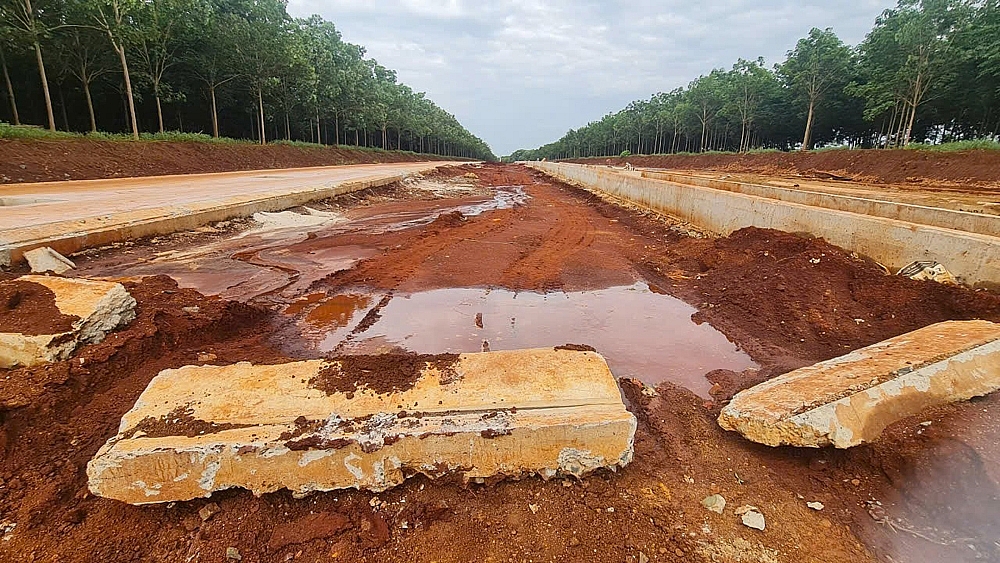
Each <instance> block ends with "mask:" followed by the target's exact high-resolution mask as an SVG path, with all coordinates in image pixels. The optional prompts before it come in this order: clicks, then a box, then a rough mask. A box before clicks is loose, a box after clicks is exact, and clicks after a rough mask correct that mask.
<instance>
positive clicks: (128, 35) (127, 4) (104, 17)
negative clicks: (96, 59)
mask: <svg viewBox="0 0 1000 563" xmlns="http://www.w3.org/2000/svg"><path fill="white" fill-rule="evenodd" d="M80 1H81V2H84V3H85V4H84V5H85V6H89V7H90V17H91V21H92V24H93V25H94V27H95V29H97V30H99V31H101V32H102V33H103V34H104V35H106V36H107V38H108V41H110V42H111V48H112V49H113V50H114V52H115V54H117V55H118V61H119V63H120V64H121V67H122V78H123V80H124V81H125V98H126V102H127V107H128V118H129V121H130V123H131V126H132V131H131V133H132V138H133V139H138V138H139V124H138V121H137V120H136V116H135V95H134V94H133V92H132V78H131V76H130V75H129V71H128V57H127V56H126V51H127V49H128V46H129V43H130V42H133V41H134V40H135V29H136V27H137V25H136V22H135V21H134V20H135V15H136V12H137V11H138V10H139V8H140V7H141V3H140V0H80Z"/></svg>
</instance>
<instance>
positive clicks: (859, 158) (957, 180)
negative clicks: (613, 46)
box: [567, 150, 1000, 188]
mask: <svg viewBox="0 0 1000 563" xmlns="http://www.w3.org/2000/svg"><path fill="white" fill-rule="evenodd" d="M997 159H1000V153H997V152H996V151H986V150H975V151H962V152H934V151H923V150H825V151H810V152H777V153H761V154H690V155H688V154H685V155H655V156H641V155H635V156H629V157H626V158H621V157H613V158H583V159H574V160H568V161H567V162H578V163H581V164H613V165H616V166H623V165H624V164H625V163H626V162H630V163H632V165H634V166H645V167H651V168H673V169H677V170H721V171H726V172H747V173H755V174H774V175H799V176H805V177H811V178H822V179H831V178H832V179H837V178H838V177H839V178H843V179H853V180H855V181H864V182H869V183H875V184H901V183H911V184H913V183H916V184H920V183H924V182H930V183H939V182H943V183H949V184H958V185H962V186H966V187H967V186H969V185H972V186H978V187H993V188H1000V167H997V165H996V163H997Z"/></svg>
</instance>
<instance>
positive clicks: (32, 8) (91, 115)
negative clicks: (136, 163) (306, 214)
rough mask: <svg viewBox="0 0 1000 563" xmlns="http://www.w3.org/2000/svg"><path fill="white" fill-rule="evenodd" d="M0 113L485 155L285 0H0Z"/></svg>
mask: <svg viewBox="0 0 1000 563" xmlns="http://www.w3.org/2000/svg"><path fill="white" fill-rule="evenodd" d="M0 67H2V71H3V80H4V84H3V94H2V96H3V98H6V100H5V101H6V103H4V104H3V111H4V113H0V120H4V119H6V120H8V121H9V122H11V123H14V124H19V123H21V122H22V121H23V122H26V123H38V124H42V123H44V124H45V125H46V126H47V127H48V128H49V129H51V130H56V128H57V127H59V128H61V129H65V130H75V131H98V130H103V131H125V132H128V133H131V134H132V135H133V136H134V137H136V138H138V136H139V133H140V131H159V132H163V131H164V130H167V129H170V130H182V131H195V132H210V133H211V134H212V135H213V136H216V137H218V136H220V135H225V136H228V137H235V138H245V139H256V140H258V141H259V142H261V143H265V142H267V141H268V140H272V139H276V138H280V139H285V140H300V141H308V142H314V143H323V144H353V145H364V146H376V147H381V148H386V149H402V150H413V151H419V152H433V153H438V154H444V155H452V156H463V157H471V158H481V159H490V158H493V155H492V153H491V151H490V148H489V146H488V145H487V144H486V143H485V142H483V141H482V140H480V139H478V138H477V137H475V136H474V135H472V134H471V133H470V132H469V131H467V130H466V129H465V128H464V127H462V125H461V124H460V123H459V122H458V121H457V120H456V119H455V117H454V116H453V115H451V114H449V113H447V112H445V111H444V110H442V109H441V108H439V107H438V106H437V105H435V104H434V103H433V102H432V101H430V100H429V99H427V98H426V97H425V96H424V94H423V93H419V92H414V91H413V90H411V89H410V88H409V87H407V86H406V85H404V84H400V83H399V82H397V79H396V74H395V72H394V71H392V70H389V69H387V68H385V67H383V66H381V65H379V64H378V63H377V62H376V61H375V60H373V59H370V58H366V57H365V50H364V48H363V47H360V46H358V45H353V44H350V43H347V42H345V41H343V40H342V38H341V35H340V33H339V32H338V31H337V29H336V28H335V27H334V25H333V24H332V23H330V22H327V21H324V20H323V19H322V18H320V17H319V16H312V17H310V18H308V19H293V18H291V17H290V16H289V15H288V12H287V10H286V5H285V1H284V0H0Z"/></svg>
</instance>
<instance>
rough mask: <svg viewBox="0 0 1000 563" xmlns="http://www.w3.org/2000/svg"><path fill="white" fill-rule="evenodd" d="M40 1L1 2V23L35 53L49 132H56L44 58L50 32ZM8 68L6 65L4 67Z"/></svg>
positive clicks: (14, 0)
mask: <svg viewBox="0 0 1000 563" xmlns="http://www.w3.org/2000/svg"><path fill="white" fill-rule="evenodd" d="M39 2H40V0H35V4H32V2H31V0H0V21H2V22H3V23H4V24H5V25H6V27H8V28H9V29H10V30H11V31H13V32H15V33H16V34H18V35H21V36H22V37H24V38H25V40H26V42H27V43H29V44H30V45H31V47H32V48H33V49H34V51H35V61H36V63H37V65H38V76H39V78H40V79H41V81H42V96H43V97H44V98H45V112H46V114H47V116H48V123H49V130H50V131H55V130H56V118H55V115H54V113H53V112H52V96H51V95H50V94H49V79H48V77H47V76H46V74H45V60H44V57H42V45H41V41H42V38H43V37H44V36H45V35H46V33H48V32H49V31H50V30H49V29H48V27H47V26H46V25H45V23H44V22H43V17H44V16H45V15H46V8H47V6H46V5H44V4H39ZM4 66H5V68H6V65H4Z"/></svg>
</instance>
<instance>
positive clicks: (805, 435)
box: [719, 321, 1000, 448]
mask: <svg viewBox="0 0 1000 563" xmlns="http://www.w3.org/2000/svg"><path fill="white" fill-rule="evenodd" d="M997 389H1000V325H998V324H995V323H992V322H989V321H948V322H943V323H938V324H934V325H931V326H928V327H925V328H922V329H919V330H916V331H913V332H910V333H907V334H903V335H901V336H897V337H895V338H890V339H889V340H885V341H883V342H879V343H877V344H873V345H871V346H868V347H866V348H862V349H860V350H856V351H854V352H851V353H849V354H847V355H844V356H841V357H839V358H834V359H832V360H827V361H825V362H820V363H818V364H815V365H812V366H808V367H805V368H801V369H798V370H795V371H792V372H789V373H787V374H785V375H782V376H779V377H776V378H774V379H771V380H769V381H766V382H764V383H761V384H760V385H757V386H754V387H752V388H750V389H747V390H745V391H742V392H740V393H738V394H737V395H736V396H735V397H733V400H732V401H731V402H730V403H729V404H728V405H727V406H726V407H725V408H723V409H722V413H721V414H720V415H719V424H720V425H721V426H722V427H723V428H725V429H726V430H734V431H736V432H739V433H740V434H742V435H743V436H744V437H746V438H747V439H749V440H752V441H754V442H759V443H761V444H766V445H769V446H779V445H792V446H804V447H823V446H829V445H832V446H835V447H837V448H850V447H852V446H856V445H858V444H861V443H863V442H870V441H872V440H874V439H875V438H877V437H878V436H879V434H881V432H882V430H884V429H885V427H887V426H889V425H890V424H892V423H894V422H896V421H898V420H901V419H903V418H906V417H908V416H912V415H915V414H917V413H919V412H920V411H922V410H924V409H926V408H929V407H933V406H936V405H941V404H946V403H951V402H956V401H964V400H967V399H970V398H972V397H977V396H980V395H985V394H988V393H992V392H993V391H996V390H997Z"/></svg>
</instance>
